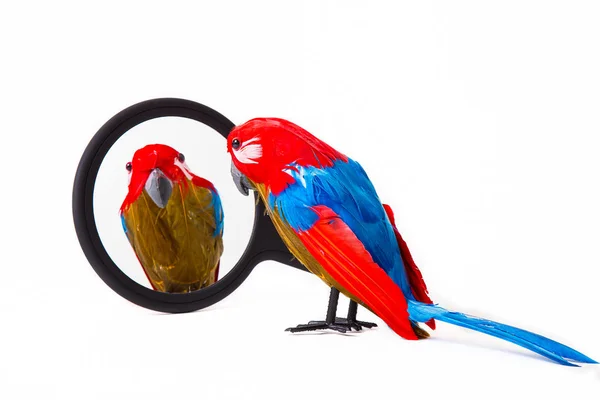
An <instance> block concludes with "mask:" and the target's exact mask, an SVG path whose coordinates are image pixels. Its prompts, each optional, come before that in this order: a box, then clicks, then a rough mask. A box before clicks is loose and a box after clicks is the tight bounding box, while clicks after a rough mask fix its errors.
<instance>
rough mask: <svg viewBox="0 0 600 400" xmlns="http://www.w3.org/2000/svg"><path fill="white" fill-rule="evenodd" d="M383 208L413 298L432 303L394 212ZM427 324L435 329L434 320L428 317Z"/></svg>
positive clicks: (384, 205)
mask: <svg viewBox="0 0 600 400" xmlns="http://www.w3.org/2000/svg"><path fill="white" fill-rule="evenodd" d="M383 208H385V213H386V214H387V216H388V218H389V219H390V222H391V223H392V226H393V227H394V233H395V234H396V239H397V240H398V246H399V247H400V255H401V256H402V261H404V266H405V267H406V274H407V276H408V281H409V282H410V288H411V290H412V293H413V295H414V296H415V299H417V300H419V301H420V302H422V303H426V304H433V302H432V301H431V299H430V298H429V293H428V292H427V285H426V284H425V280H424V279H423V275H422V274H421V271H420V270H419V267H417V264H415V261H414V260H413V258H412V255H411V254H410V250H408V246H407V245H406V242H405V241H404V239H402V235H400V232H399V231H398V228H397V227H396V219H395V218H394V212H393V211H392V208H391V207H390V206H389V205H387V204H383ZM426 324H427V326H429V327H430V328H431V329H435V320H433V319H430V320H429V321H427V322H426Z"/></svg>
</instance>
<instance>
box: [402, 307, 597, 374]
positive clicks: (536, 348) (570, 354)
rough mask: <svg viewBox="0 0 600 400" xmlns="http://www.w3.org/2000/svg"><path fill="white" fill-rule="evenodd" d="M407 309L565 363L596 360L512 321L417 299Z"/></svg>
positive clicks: (422, 319) (415, 317)
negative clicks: (454, 309) (488, 317)
mask: <svg viewBox="0 0 600 400" xmlns="http://www.w3.org/2000/svg"><path fill="white" fill-rule="evenodd" d="M408 312H409V314H410V318H411V319H412V320H414V321H417V322H426V321H429V320H430V319H431V318H433V319H436V320H438V321H443V322H447V323H450V324H453V325H457V326H462V327H463V328H468V329H472V330H475V331H477V332H482V333H486V334H488V335H491V336H495V337H497V338H500V339H504V340H506V341H509V342H512V343H514V344H517V345H519V346H522V347H524V348H526V349H528V350H531V351H533V352H535V353H538V354H540V355H542V356H544V357H547V358H549V359H551V360H553V361H556V362H557V363H559V364H562V365H568V366H577V365H576V364H572V363H570V362H569V361H567V359H570V360H573V361H576V362H580V363H590V364H597V362H596V361H594V360H592V359H591V358H589V357H588V356H586V355H584V354H582V353H580V352H578V351H577V350H574V349H572V348H570V347H568V346H565V345H564V344H561V343H558V342H556V341H554V340H551V339H548V338H546V337H544V336H541V335H538V334H535V333H532V332H529V331H526V330H523V329H519V328H515V327H513V326H510V325H505V324H501V323H499V322H494V321H490V320H486V319H483V318H477V317H473V316H469V315H466V314H462V313H459V312H455V311H448V310H445V309H444V308H442V307H440V306H437V305H432V304H424V303H420V302H416V301H409V304H408Z"/></svg>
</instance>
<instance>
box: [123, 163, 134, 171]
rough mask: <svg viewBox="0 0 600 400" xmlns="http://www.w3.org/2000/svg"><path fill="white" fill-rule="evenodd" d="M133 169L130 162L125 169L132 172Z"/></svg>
mask: <svg viewBox="0 0 600 400" xmlns="http://www.w3.org/2000/svg"><path fill="white" fill-rule="evenodd" d="M132 168H133V167H132V166H131V163H130V162H128V163H127V164H125V169H126V170H127V171H129V172H131V170H132Z"/></svg>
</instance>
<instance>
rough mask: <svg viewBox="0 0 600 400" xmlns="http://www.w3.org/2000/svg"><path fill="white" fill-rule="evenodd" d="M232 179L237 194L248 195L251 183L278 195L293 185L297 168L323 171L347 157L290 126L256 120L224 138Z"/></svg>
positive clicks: (275, 119)
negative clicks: (315, 168)
mask: <svg viewBox="0 0 600 400" xmlns="http://www.w3.org/2000/svg"><path fill="white" fill-rule="evenodd" d="M227 152H228V153H229V154H230V155H231V175H232V177H233V180H234V182H235V184H236V186H237V188H238V190H239V191H240V192H241V193H242V194H244V195H248V190H249V189H252V182H254V183H258V184H263V185H266V186H267V187H268V188H269V189H270V191H271V192H272V193H275V194H277V193H279V192H281V191H282V190H284V189H285V188H286V187H287V186H288V185H290V184H291V183H293V182H295V180H294V178H293V176H292V173H291V172H292V171H296V172H297V169H298V168H299V167H307V166H315V167H326V166H331V165H333V162H334V161H335V160H337V159H343V160H347V157H346V156H344V155H343V154H341V153H339V152H337V151H336V150H334V149H333V148H332V147H330V146H329V145H327V144H326V143H324V142H322V141H321V140H319V139H317V138H316V137H315V136H313V135H311V134H310V133H309V132H307V131H306V130H304V129H302V128H301V127H299V126H298V125H295V124H293V123H292V122H289V121H286V120H284V119H280V118H255V119H252V120H250V121H248V122H246V123H244V124H242V125H239V126H236V127H235V128H234V129H233V130H232V131H231V132H230V133H229V136H228V137H227Z"/></svg>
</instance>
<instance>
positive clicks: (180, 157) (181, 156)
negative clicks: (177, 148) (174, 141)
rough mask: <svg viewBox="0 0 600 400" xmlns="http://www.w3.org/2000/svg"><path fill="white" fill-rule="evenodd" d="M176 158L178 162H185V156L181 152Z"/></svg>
mask: <svg viewBox="0 0 600 400" xmlns="http://www.w3.org/2000/svg"><path fill="white" fill-rule="evenodd" d="M177 159H178V160H179V162H180V163H183V162H185V156H184V155H183V153H179V154H178V155H177Z"/></svg>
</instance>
